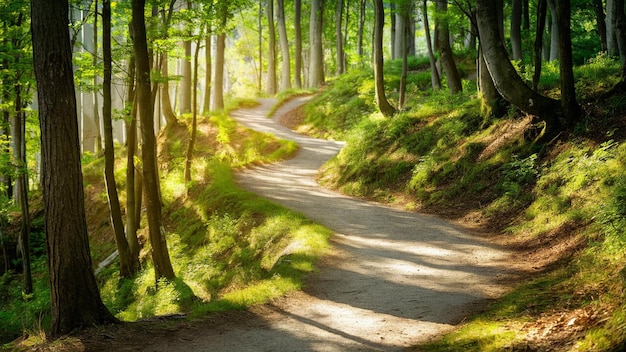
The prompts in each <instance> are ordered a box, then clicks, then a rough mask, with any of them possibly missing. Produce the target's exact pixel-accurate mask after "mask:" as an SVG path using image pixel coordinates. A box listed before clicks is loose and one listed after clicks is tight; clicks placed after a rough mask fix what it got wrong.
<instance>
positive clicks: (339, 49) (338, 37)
mask: <svg viewBox="0 0 626 352" xmlns="http://www.w3.org/2000/svg"><path fill="white" fill-rule="evenodd" d="M336 1H337V3H336V7H335V51H336V60H335V65H336V66H337V67H336V71H335V72H336V74H337V76H339V75H341V74H342V73H344V72H345V67H344V65H343V62H344V61H343V55H344V52H343V33H342V29H343V28H342V25H343V0H336Z"/></svg>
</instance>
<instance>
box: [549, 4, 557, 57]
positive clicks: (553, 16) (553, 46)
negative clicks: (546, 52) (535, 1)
mask: <svg viewBox="0 0 626 352" xmlns="http://www.w3.org/2000/svg"><path fill="white" fill-rule="evenodd" d="M559 1H560V0H559ZM557 2H558V1H557V0H548V9H550V23H551V25H550V61H554V60H558V59H559V24H558V20H557V17H558V15H557Z"/></svg>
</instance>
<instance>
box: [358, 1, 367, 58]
mask: <svg viewBox="0 0 626 352" xmlns="http://www.w3.org/2000/svg"><path fill="white" fill-rule="evenodd" d="M360 1H361V3H360V6H359V31H358V34H357V49H356V51H357V54H358V55H359V58H360V59H361V62H363V32H364V31H365V4H366V0H360Z"/></svg>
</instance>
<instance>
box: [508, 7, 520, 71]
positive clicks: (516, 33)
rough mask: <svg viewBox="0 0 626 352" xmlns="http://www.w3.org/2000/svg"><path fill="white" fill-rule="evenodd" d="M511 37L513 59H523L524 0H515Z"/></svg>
mask: <svg viewBox="0 0 626 352" xmlns="http://www.w3.org/2000/svg"><path fill="white" fill-rule="evenodd" d="M510 37H511V51H512V53H513V60H522V0H513V4H512V12H511V32H510Z"/></svg>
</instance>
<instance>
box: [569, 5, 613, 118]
mask: <svg viewBox="0 0 626 352" xmlns="http://www.w3.org/2000/svg"><path fill="white" fill-rule="evenodd" d="M623 10H624V9H623V2H622V13H623ZM571 11H572V10H571V3H570V0H559V1H558V2H557V23H558V25H559V68H560V71H561V106H562V109H563V115H564V118H565V121H562V124H563V125H567V126H573V125H574V124H575V123H576V122H577V121H578V120H579V119H580V114H581V109H580V106H579V105H578V102H577V101H576V88H575V83H576V82H575V81H574V63H573V60H572V37H571V34H570V30H569V28H570V22H571Z"/></svg>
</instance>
